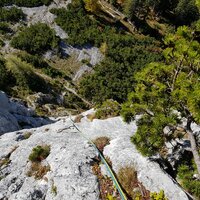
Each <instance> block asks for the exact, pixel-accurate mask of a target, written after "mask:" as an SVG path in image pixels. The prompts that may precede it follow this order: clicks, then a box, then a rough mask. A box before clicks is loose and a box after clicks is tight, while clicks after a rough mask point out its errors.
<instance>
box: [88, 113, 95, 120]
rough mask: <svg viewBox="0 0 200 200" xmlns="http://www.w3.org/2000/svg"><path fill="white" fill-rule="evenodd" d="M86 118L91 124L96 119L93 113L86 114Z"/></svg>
mask: <svg viewBox="0 0 200 200" xmlns="http://www.w3.org/2000/svg"><path fill="white" fill-rule="evenodd" d="M86 117H87V119H88V120H89V121H91V122H92V121H93V120H94V119H95V118H96V116H95V113H93V114H88V115H86Z"/></svg>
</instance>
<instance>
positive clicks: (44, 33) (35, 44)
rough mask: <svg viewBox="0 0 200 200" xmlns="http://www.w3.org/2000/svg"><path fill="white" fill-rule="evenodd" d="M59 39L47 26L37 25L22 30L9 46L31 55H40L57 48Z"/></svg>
mask: <svg viewBox="0 0 200 200" xmlns="http://www.w3.org/2000/svg"><path fill="white" fill-rule="evenodd" d="M58 42H59V38H58V37H57V36H56V34H55V31H54V30H53V29H51V28H50V27H49V26H48V25H46V24H43V23H37V24H34V25H31V26H30V27H28V28H25V29H24V30H22V31H21V32H20V33H19V34H18V35H17V36H15V37H14V38H13V39H12V41H11V45H12V46H13V47H14V48H17V49H21V50H26V51H27V52H29V53H32V54H42V53H44V52H45V51H47V50H49V49H54V48H57V47H58Z"/></svg>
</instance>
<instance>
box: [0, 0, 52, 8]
mask: <svg viewBox="0 0 200 200" xmlns="http://www.w3.org/2000/svg"><path fill="white" fill-rule="evenodd" d="M51 2H52V0H1V1H0V7H1V6H8V5H13V4H14V5H17V6H24V7H36V6H42V5H49V4H50V3H51Z"/></svg>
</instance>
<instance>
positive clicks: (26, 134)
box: [23, 132, 32, 140]
mask: <svg viewBox="0 0 200 200" xmlns="http://www.w3.org/2000/svg"><path fill="white" fill-rule="evenodd" d="M31 135H32V133H31V132H26V133H24V135H23V136H24V139H25V140H26V139H28V138H30V137H31Z"/></svg>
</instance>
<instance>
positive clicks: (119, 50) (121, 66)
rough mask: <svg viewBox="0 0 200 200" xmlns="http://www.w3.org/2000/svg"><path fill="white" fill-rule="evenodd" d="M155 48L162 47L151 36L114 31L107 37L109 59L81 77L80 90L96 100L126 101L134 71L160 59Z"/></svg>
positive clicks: (96, 101) (132, 83) (132, 81)
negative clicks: (143, 36) (92, 71)
mask: <svg viewBox="0 0 200 200" xmlns="http://www.w3.org/2000/svg"><path fill="white" fill-rule="evenodd" d="M155 51H159V48H158V47H156V43H154V42H153V39H151V38H146V39H142V38H140V39H137V38H134V37H133V36H129V35H123V34H113V35H112V36H110V37H109V38H108V40H107V51H106V59H105V60H104V61H103V62H102V63H101V64H99V65H97V66H96V67H95V72H94V73H93V74H91V75H89V76H87V77H86V78H85V79H83V80H82V82H81V84H80V92H81V93H82V94H83V95H84V96H85V97H86V98H87V99H89V100H91V101H93V102H95V103H102V102H103V101H105V100H106V99H113V100H116V101H118V102H120V103H121V102H124V101H125V100H126V97H127V94H128V92H130V91H131V90H132V87H133V85H134V77H133V74H134V73H135V72H136V71H138V70H139V69H140V68H141V67H142V66H145V65H146V64H147V63H149V62H152V61H158V60H160V59H161V56H160V55H159V54H158V53H156V52H155ZM99 97H100V98H99Z"/></svg>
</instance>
